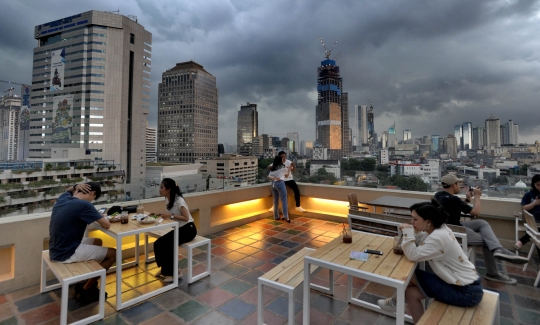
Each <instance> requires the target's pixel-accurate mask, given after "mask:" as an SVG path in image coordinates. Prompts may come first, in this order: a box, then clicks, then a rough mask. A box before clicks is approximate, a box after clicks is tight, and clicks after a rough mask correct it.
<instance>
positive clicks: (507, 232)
mask: <svg viewBox="0 0 540 325" xmlns="http://www.w3.org/2000/svg"><path fill="white" fill-rule="evenodd" d="M298 185H299V188H300V193H301V195H302V197H301V204H302V207H303V208H304V209H306V210H307V211H308V212H306V213H303V214H302V215H303V216H307V217H313V218H320V219H325V220H333V221H337V222H343V223H347V222H348V221H347V214H348V212H349V210H348V209H349V208H348V205H349V204H348V201H347V195H348V194H350V193H352V192H354V193H356V195H357V197H358V201H360V202H369V201H371V200H375V199H377V198H379V197H382V196H385V195H392V196H400V197H405V198H416V199H425V200H426V201H427V200H429V199H430V198H431V196H432V195H433V193H422V192H409V191H389V190H382V189H370V188H358V187H346V186H332V185H317V184H306V183H298ZM185 198H186V201H187V204H188V206H189V208H190V211H191V214H192V216H193V218H194V219H195V224H196V226H197V229H198V233H199V234H200V235H203V236H204V235H207V234H211V233H214V232H217V231H221V230H224V229H228V228H231V227H236V226H240V225H242V224H246V223H249V222H252V221H255V220H258V219H260V218H264V217H268V216H271V214H270V213H269V212H268V209H269V208H270V207H271V205H272V194H271V188H270V186H269V184H260V185H255V186H250V187H244V188H237V189H230V190H225V191H222V190H219V191H207V192H196V193H189V194H185ZM288 200H289V202H290V204H289V209H290V210H289V213H290V214H291V215H293V219H294V216H295V215H296V216H298V214H299V213H298V212H296V211H295V210H294V203H293V202H294V197H293V195H292V192H290V191H289V197H288ZM137 203H138V201H130V202H122V203H114V204H121V205H133V204H137ZM141 204H143V205H144V208H145V210H146V211H149V212H164V211H165V201H164V199H163V198H154V199H147V200H141ZM112 205H113V204H112V203H111V204H97V205H96V207H97V208H99V207H110V206H112ZM514 211H521V205H520V202H519V200H505V199H500V198H498V199H496V200H491V199H489V198H486V199H482V213H483V214H485V215H487V216H489V217H486V220H488V222H489V223H490V224H491V225H492V227H493V229H494V230H495V233H496V234H497V236H498V237H499V238H500V239H501V241H502V242H503V244H504V245H505V246H507V247H510V246H511V244H512V243H513V241H514V237H515V233H514V222H515V221H514V220H515V219H514V217H513V213H514ZM49 222H50V212H45V213H33V214H27V215H20V216H15V217H3V218H0V294H2V293H6V292H11V291H13V290H17V289H20V288H25V287H28V286H31V285H35V284H37V283H39V279H40V277H39V270H40V267H39V263H40V256H41V251H42V250H43V249H46V248H48V236H49ZM91 236H92V237H99V238H102V239H103V240H104V245H105V246H110V245H108V241H109V240H110V239H109V238H108V237H107V236H105V235H104V234H100V233H92V234H91ZM142 244H143V243H142V242H141V243H139V245H142ZM111 245H112V244H111ZM134 246H135V243H134V240H133V239H132V240H131V242H125V243H124V247H123V248H124V256H125V257H128V256H129V254H131V255H133V251H134V250H133V247H134Z"/></svg>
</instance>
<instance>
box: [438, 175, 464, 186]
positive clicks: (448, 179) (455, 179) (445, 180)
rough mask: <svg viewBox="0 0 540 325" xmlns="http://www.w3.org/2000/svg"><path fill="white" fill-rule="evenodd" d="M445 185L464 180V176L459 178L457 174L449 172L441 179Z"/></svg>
mask: <svg viewBox="0 0 540 325" xmlns="http://www.w3.org/2000/svg"><path fill="white" fill-rule="evenodd" d="M441 182H442V184H443V185H452V184H455V183H457V182H463V178H458V177H457V176H456V175H455V174H448V175H445V176H443V178H442V179H441Z"/></svg>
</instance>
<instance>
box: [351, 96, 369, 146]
mask: <svg viewBox="0 0 540 325" xmlns="http://www.w3.org/2000/svg"><path fill="white" fill-rule="evenodd" d="M367 115H368V109H367V105H354V126H355V129H356V134H355V137H356V145H357V146H362V145H364V144H367V143H368V139H369V136H368V132H369V130H368V116H367Z"/></svg>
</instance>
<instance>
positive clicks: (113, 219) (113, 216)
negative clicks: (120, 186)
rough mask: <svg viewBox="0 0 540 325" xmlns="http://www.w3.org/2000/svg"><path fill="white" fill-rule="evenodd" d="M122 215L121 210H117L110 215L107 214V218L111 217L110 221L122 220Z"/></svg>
mask: <svg viewBox="0 0 540 325" xmlns="http://www.w3.org/2000/svg"><path fill="white" fill-rule="evenodd" d="M121 217H122V216H121V215H120V212H115V213H113V214H111V215H110V216H107V219H109V222H120V219H121Z"/></svg>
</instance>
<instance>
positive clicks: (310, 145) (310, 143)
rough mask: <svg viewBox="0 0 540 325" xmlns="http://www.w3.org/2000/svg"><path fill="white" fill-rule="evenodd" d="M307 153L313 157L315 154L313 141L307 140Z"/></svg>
mask: <svg viewBox="0 0 540 325" xmlns="http://www.w3.org/2000/svg"><path fill="white" fill-rule="evenodd" d="M305 155H306V156H308V157H311V156H312V155H313V141H306V152H305Z"/></svg>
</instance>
